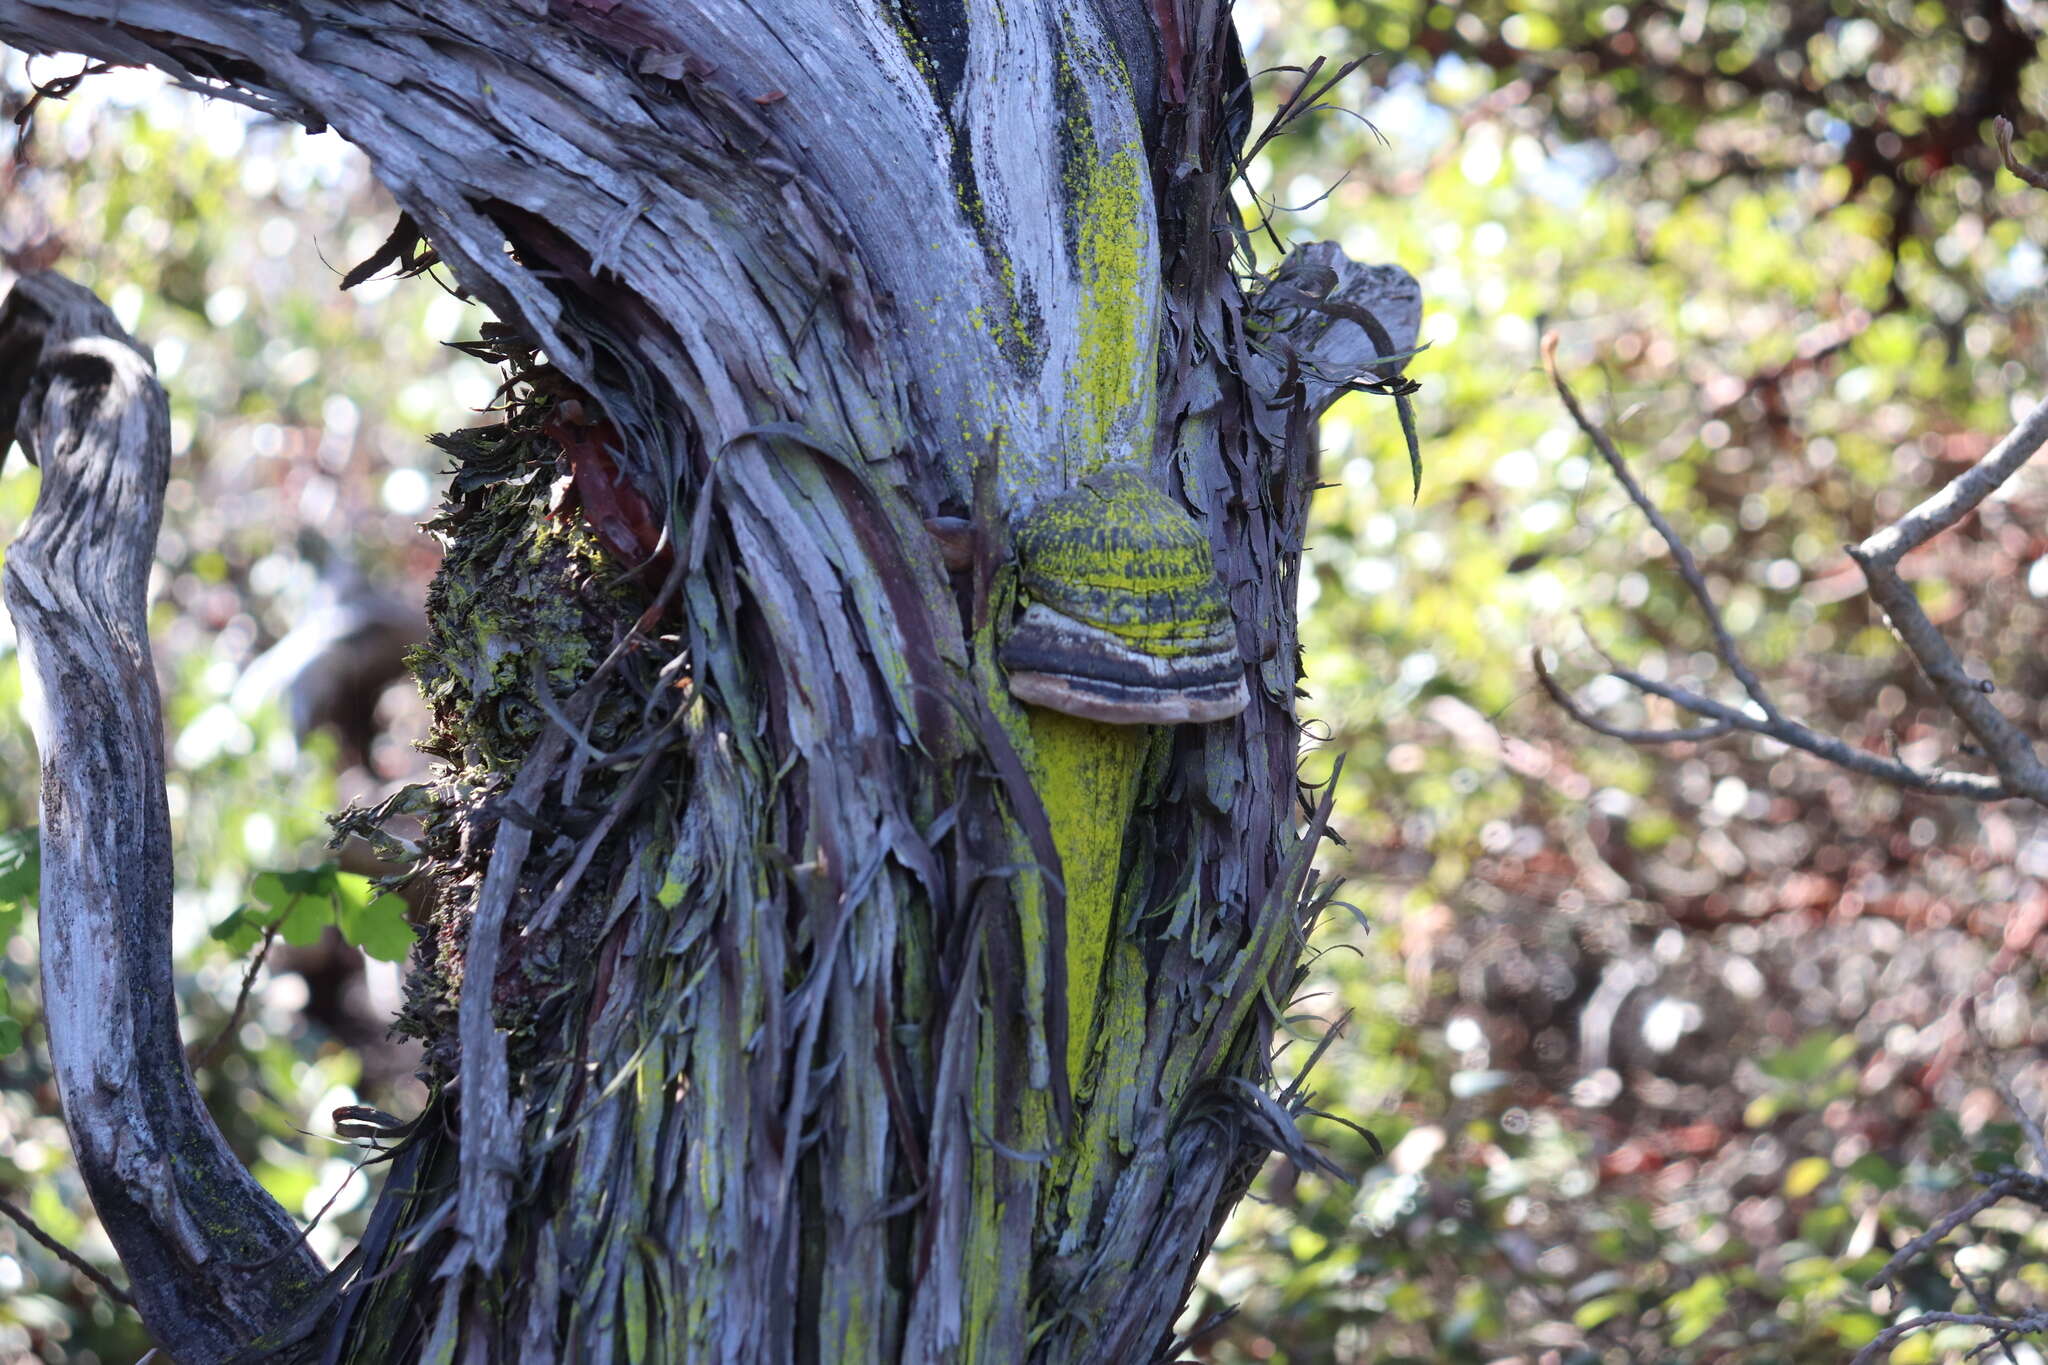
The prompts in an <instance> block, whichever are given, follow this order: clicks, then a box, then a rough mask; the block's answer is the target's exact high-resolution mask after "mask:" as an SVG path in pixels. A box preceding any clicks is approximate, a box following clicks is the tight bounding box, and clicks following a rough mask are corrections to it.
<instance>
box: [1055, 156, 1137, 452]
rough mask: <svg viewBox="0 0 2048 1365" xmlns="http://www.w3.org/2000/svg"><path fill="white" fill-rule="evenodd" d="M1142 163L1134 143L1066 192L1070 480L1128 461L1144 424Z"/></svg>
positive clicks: (1099, 161) (1096, 162)
mask: <svg viewBox="0 0 2048 1365" xmlns="http://www.w3.org/2000/svg"><path fill="white" fill-rule="evenodd" d="M1144 165H1145V162H1144V158H1143V156H1142V155H1141V153H1140V151H1139V148H1138V147H1137V146H1136V144H1131V145H1129V146H1125V147H1123V148H1120V149H1119V150H1118V151H1117V152H1115V153H1114V154H1113V155H1111V156H1108V157H1096V158H1092V159H1089V160H1088V161H1087V162H1086V163H1085V164H1084V166H1083V167H1082V168H1081V169H1079V170H1078V171H1077V172H1075V173H1074V179H1075V181H1076V183H1074V184H1071V185H1069V186H1068V189H1069V191H1070V194H1071V200H1070V202H1071V203H1072V204H1073V213H1074V217H1075V223H1076V227H1077V233H1076V242H1075V251H1074V267H1075V272H1076V274H1077V275H1078V276H1079V283H1080V286H1081V289H1080V299H1079V304H1080V317H1079V338H1080V339H1079V345H1078V348H1077V352H1076V355H1075V358H1074V367H1073V369H1072V370H1071V371H1070V372H1069V373H1068V378H1067V420H1068V422H1069V423H1070V424H1071V426H1070V429H1069V441H1068V449H1069V450H1071V451H1073V452H1074V455H1073V460H1074V463H1073V465H1072V466H1071V467H1070V469H1069V474H1070V475H1071V476H1073V477H1080V476H1081V475H1084V474H1090V473H1093V472H1094V471H1095V470H1097V469H1100V468H1101V467H1103V466H1104V465H1106V464H1108V463H1110V462H1112V461H1113V460H1115V459H1117V458H1119V457H1120V456H1125V455H1128V454H1129V450H1128V447H1129V445H1130V441H1131V437H1130V433H1132V432H1144V431H1148V430H1149V429H1150V427H1151V421H1152V400H1153V374H1152V370H1153V362H1154V357H1153V355H1152V347H1151V345H1150V342H1151V338H1152V325H1151V324H1152V314H1153V299H1152V297H1151V291H1150V290H1148V289H1146V288H1145V281H1146V279H1147V276H1148V273H1149V271H1148V267H1149V266H1150V265H1151V261H1150V259H1149V256H1150V248H1151V241H1150V238H1149V235H1148V234H1147V232H1146V231H1145V228H1146V223H1147V216H1146V213H1145V200H1144V196H1145V194H1146V193H1147V187H1146V185H1145V180H1144Z"/></svg>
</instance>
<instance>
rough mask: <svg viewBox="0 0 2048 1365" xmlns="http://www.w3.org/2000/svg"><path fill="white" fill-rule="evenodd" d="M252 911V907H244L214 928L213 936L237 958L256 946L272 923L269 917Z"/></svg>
mask: <svg viewBox="0 0 2048 1365" xmlns="http://www.w3.org/2000/svg"><path fill="white" fill-rule="evenodd" d="M250 911H251V907H249V906H246V905H245V906H242V907H241V908H240V909H238V910H236V911H235V912H234V913H233V914H231V915H229V916H228V917H227V918H226V919H224V920H222V921H221V922H220V923H219V924H216V925H214V926H213V930H212V933H213V936H214V937H215V938H216V939H219V940H220V942H221V943H222V944H223V945H224V946H225V947H226V948H227V950H228V951H229V952H230V953H233V954H234V955H235V956H237V957H240V956H241V955H242V954H243V953H246V952H248V951H249V950H250V949H251V948H253V947H255V946H256V941H257V940H258V939H260V938H262V937H263V930H264V927H265V926H266V925H268V924H269V923H270V919H271V917H270V916H269V915H263V916H260V917H259V916H257V915H255V914H252V913H251V912H250Z"/></svg>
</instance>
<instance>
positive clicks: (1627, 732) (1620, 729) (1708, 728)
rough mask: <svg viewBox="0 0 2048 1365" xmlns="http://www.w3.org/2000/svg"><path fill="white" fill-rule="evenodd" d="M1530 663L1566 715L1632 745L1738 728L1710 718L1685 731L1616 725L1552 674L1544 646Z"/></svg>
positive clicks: (1694, 737) (1706, 735)
mask: <svg viewBox="0 0 2048 1365" xmlns="http://www.w3.org/2000/svg"><path fill="white" fill-rule="evenodd" d="M1529 662H1530V663H1531V664H1533V665H1534V666H1535V668H1536V681H1537V682H1539V683H1541V684H1543V690H1544V691H1545V692H1547V693H1549V694H1550V699H1551V700H1552V701H1553V702H1556V703H1557V705H1558V706H1559V707H1560V708H1561V709H1562V710H1563V711H1564V713H1565V714H1566V715H1568V716H1570V717H1571V718H1572V719H1573V720H1575V721H1577V722H1578V723H1579V724H1581V725H1583V726H1585V727H1586V728H1587V729H1588V730H1592V731H1595V732H1596V733H1599V734H1603V735H1606V736H1607V737H1608V738H1610V739H1619V740H1625V741H1627V742H1628V743H1630V744H1680V743H1686V742H1691V743H1698V742H1699V741H1701V740H1708V739H1719V738H1720V737H1721V736H1723V735H1725V734H1728V733H1729V732H1730V731H1732V730H1734V729H1735V726H1734V725H1733V724H1732V723H1731V722H1729V721H1725V720H1716V721H1709V722H1708V723H1707V724H1705V725H1695V726H1692V727H1690V728H1689V729H1684V730H1631V729H1629V728H1627V727H1626V726H1621V725H1613V724H1610V723H1608V722H1607V721H1604V720H1602V719H1600V718H1599V717H1598V716H1596V715H1594V714H1593V713H1592V712H1591V711H1588V710H1587V709H1586V708H1585V707H1583V706H1581V705H1579V703H1578V701H1577V699H1576V698H1574V697H1573V696H1572V694H1571V693H1569V692H1567V691H1565V690H1564V685H1563V684H1562V683H1560V682H1558V680H1557V679H1556V678H1554V677H1552V676H1551V674H1550V669H1549V667H1548V666H1547V665H1546V664H1545V663H1544V662H1543V651H1542V650H1541V649H1531V650H1530V651H1529Z"/></svg>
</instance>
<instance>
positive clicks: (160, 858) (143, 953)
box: [0, 274, 325, 1365]
mask: <svg viewBox="0 0 2048 1365" xmlns="http://www.w3.org/2000/svg"><path fill="white" fill-rule="evenodd" d="M0 355H7V356H11V357H15V358H17V360H18V361H19V362H20V364H19V366H18V368H15V369H14V370H13V373H15V374H19V375H24V376H25V382H22V383H20V384H19V385H18V387H15V386H10V389H9V393H8V394H7V397H9V398H10V399H15V400H18V406H16V405H15V404H13V403H10V405H9V407H8V410H6V411H4V412H0V430H4V431H10V432H12V433H13V434H14V436H15V437H16V439H17V440H19V441H20V443H21V447H22V449H23V451H24V452H25V453H26V454H27V455H28V456H29V458H30V459H31V460H34V461H36V462H38V463H39V464H40V465H41V466H42V470H43V482H42V489H41V492H40V494H39V495H38V497H37V500H36V507H35V511H34V513H33V514H32V515H31V516H30V518H29V521H28V525H27V527H26V528H25V529H24V530H23V531H22V533H21V535H20V536H19V537H18V538H17V539H16V540H15V542H14V544H13V545H12V546H11V547H9V549H8V552H7V572H6V600H7V608H8V611H9V612H10V613H11V615H12V616H13V618H14V624H15V629H16V630H17V632H18V633H19V635H20V640H21V658H22V670H23V677H24V681H25V684H26V690H27V691H28V693H29V695H30V698H31V706H30V713H31V723H32V725H33V727H34V729H35V734H36V742H37V746H38V748H39V749H40V750H41V754H42V765H43V786H42V813H43V827H42V896H41V910H40V929H41V939H42V980H43V1004H44V1012H45V1018H46V1019H47V1021H48V1025H49V1037H50V1060H51V1065H52V1068H53V1069H54V1071H55V1073H56V1077H57V1086H58V1091H59V1093H60V1095H61V1096H62V1099H63V1104H64V1119H65V1124H66V1126H67V1127H68V1128H69V1130H70V1133H71V1145H72V1149H73V1152H74V1154H75V1156H76V1159H77V1162H78V1168H79V1173H80V1174H81V1175H82V1176H83V1178H84V1180H85V1185H86V1189H87V1190H88V1191H89V1192H90V1193H91V1195H92V1201H93V1206H94V1207H95V1208H96V1209H97V1210H98V1212H99V1216H100V1222H101V1223H102V1224H103V1225H104V1227H105V1228H106V1231H107V1236H108V1238H109V1240H111V1241H112V1242H113V1244H114V1247H115V1250H116V1251H118V1252H119V1253H120V1256H121V1261H122V1263H123V1264H124V1265H125V1266H126V1267H127V1268H128V1271H129V1274H130V1276H131V1277H132V1281H133V1284H134V1297H135V1303H136V1307H137V1308H138V1310H139V1311H140V1312H141V1314H142V1319H143V1321H144V1323H145V1324H147V1325H148V1327H149V1329H150V1331H151V1332H152V1333H154V1334H155V1336H156V1338H157V1340H158V1341H159V1342H161V1343H162V1345H163V1346H164V1348H165V1349H166V1351H168V1352H169V1353H170V1354H172V1355H174V1356H176V1358H177V1359H178V1360H180V1361H182V1362H185V1365H208V1363H209V1362H216V1361H222V1360H226V1359H228V1358H229V1357H231V1356H232V1355H234V1354H235V1353H236V1352H237V1351H238V1350H240V1349H241V1348H243V1347H244V1346H246V1345H248V1344H249V1343H251V1342H252V1341H254V1340H256V1339H259V1338H260V1337H261V1336H262V1335H263V1333H265V1332H266V1331H268V1330H269V1329H271V1328H273V1327H275V1326H277V1325H279V1322H280V1318H281V1316H283V1315H286V1314H289V1313H292V1312H294V1311H296V1310H297V1309H299V1308H301V1307H303V1306H304V1305H305V1304H306V1303H307V1301H308V1299H309V1297H310V1296H311V1294H312V1292H313V1290H314V1288H315V1286H316V1285H317V1284H318V1282H319V1281H320V1279H321V1277H322V1276H323V1274H324V1273H325V1272H324V1268H323V1267H322V1266H321V1264H320V1262H319V1260H318V1259H317V1258H316V1257H314V1255H313V1254H312V1253H311V1252H310V1251H308V1250H307V1249H306V1247H305V1245H304V1242H303V1240H302V1238H301V1235H300V1232H299V1229H298V1227H297V1226H296V1224H294V1223H293V1221H292V1219H291V1217H290V1216H289V1215H288V1214H287V1213H286V1212H285V1211H284V1210H283V1209H282V1208H281V1207H279V1206H278V1204H277V1202H276V1201H275V1200H274V1199H272V1198H271V1197H270V1196H269V1195H268V1194H266V1193H265V1192H264V1191H263V1189H262V1188H261V1187H260V1186H259V1185H257V1183H256V1181H255V1179H254V1178H253V1177H252V1176H251V1175H250V1174H249V1172H248V1171H247V1170H246V1169H244V1168H243V1166H242V1164H241V1163H240V1162H239V1161H237V1160H236V1159H235V1156H234V1153H232V1152H231V1151H229V1150H228V1146H227V1143H226V1142H225V1141H224V1140H223V1139H222V1137H221V1134H220V1130H219V1129H218V1128H216V1127H215V1126H214V1123H213V1120H212V1118H211V1117H210V1116H209V1115H208V1114H207V1112H206V1108H205V1105H204V1104H203V1103H202V1102H201V1100H200V1098H199V1094H198V1092H197V1091H196V1090H195V1089H194V1088H193V1084H192V1078H191V1073H190V1071H189V1070H187V1068H186V1065H185V1058H184V1050H183V1048H182V1046H181V1045H180V1042H179V1038H178V1019H177V1004H176V1000H175V997H174V995H173V989H172V981H171V943H170V930H171V846H170V812H169V808H168V807H167V805H166V803H165V798H164V773H163V721H162V714H161V705H160V702H159V700H158V697H157V689H156V676H155V673H154V671H153V669H152V666H151V663H150V656H149V634H148V621H147V617H146V614H145V603H144V589H145V587H146V585H147V583H148V578H149V568H150V563H151V560H152V559H153V557H154V555H155V550H156V535H157V527H158V524H159V522H160V521H161V519H162V513H163V496H164V486H165V483H166V481H167V479H168V477H169V469H170V438H169V417H168V409H167V405H166V403H165V400H164V392H163V389H162V388H161V386H159V385H158V383H157V380H156V375H155V372H154V369H153V368H152V366H151V364H150V361H149V359H148V357H147V356H146V355H145V354H144V353H143V351H142V349H141V348H140V347H139V346H137V345H136V343H135V342H134V341H133V340H132V339H131V338H130V337H129V336H128V335H127V333H125V332H124V331H123V330H122V329H121V327H120V325H119V324H118V323H117V322H116V321H115V320H114V316H113V314H112V313H111V312H110V311H109V310H108V309H107V307H106V306H105V305H104V304H102V303H101V302H100V301H99V300H98V299H96V298H94V297H93V295H92V294H91V293H90V291H88V290H86V289H83V288H81V287H80V286H78V285H76V284H73V283H71V282H70V281H68V280H64V279H62V278H60V277H58V276H55V275H49V274H39V275H31V276H27V277H24V278H23V279H21V280H20V281H18V282H17V283H16V284H15V286H14V289H13V291H12V292H11V293H10V294H9V296H8V298H7V301H6V304H5V306H4V308H0Z"/></svg>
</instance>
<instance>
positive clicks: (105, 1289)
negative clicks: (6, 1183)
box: [0, 1199, 135, 1308]
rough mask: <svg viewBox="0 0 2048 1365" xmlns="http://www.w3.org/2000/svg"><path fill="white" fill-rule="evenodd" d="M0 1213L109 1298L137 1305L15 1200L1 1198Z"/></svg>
mask: <svg viewBox="0 0 2048 1365" xmlns="http://www.w3.org/2000/svg"><path fill="white" fill-rule="evenodd" d="M0 1213H4V1214H6V1215H7V1216H8V1217H9V1218H11V1219H13V1220H14V1222H15V1224H16V1225H17V1226H19V1227H20V1228H21V1230H22V1231H23V1232H25V1233H27V1234H28V1235H29V1236H31V1237H33V1238H35V1239H36V1241H37V1242H39V1243H41V1244H42V1247H43V1250H45V1251H47V1252H49V1253H50V1254H51V1255H52V1256H55V1257H56V1258H57V1259H58V1260H60V1261H62V1262H63V1263H64V1264H65V1265H68V1266H70V1267H71V1268H72V1269H73V1270H75V1271H77V1272H78V1273H79V1274H81V1275H83V1276H85V1278H87V1279H88V1280H91V1281H92V1282H93V1283H94V1284H96V1285H98V1286H99V1287H100V1291H101V1292H102V1293H104V1294H105V1295H106V1296H107V1297H108V1298H110V1299H112V1300H114V1302H116V1303H119V1304H125V1305H126V1306H127V1307H129V1308H133V1307H134V1306H135V1300H133V1299H131V1298H129V1297H128V1291H127V1290H125V1289H123V1288H121V1286H119V1285H117V1284H115V1283H114V1282H113V1281H112V1280H110V1279H108V1278H107V1277H106V1276H105V1275H102V1274H101V1273H100V1272H99V1271H97V1270H95V1269H93V1267H92V1265H91V1264H90V1263H89V1262H87V1261H86V1260H85V1258H84V1257H82V1256H80V1255H79V1254H78V1253H77V1252H75V1251H73V1250H72V1249H71V1248H70V1247H67V1246H65V1245H64V1244H63V1243H62V1242H60V1241H58V1240H57V1239H56V1238H55V1237H52V1236H51V1235H50V1234H49V1233H47V1232H44V1231H43V1229H42V1227H41V1226H40V1225H39V1224H38V1223H37V1222H36V1220H35V1219H33V1218H31V1217H29V1216H28V1210H26V1209H24V1208H22V1207H21V1206H20V1205H19V1204H16V1203H15V1202H14V1201H13V1200H10V1199H0Z"/></svg>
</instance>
